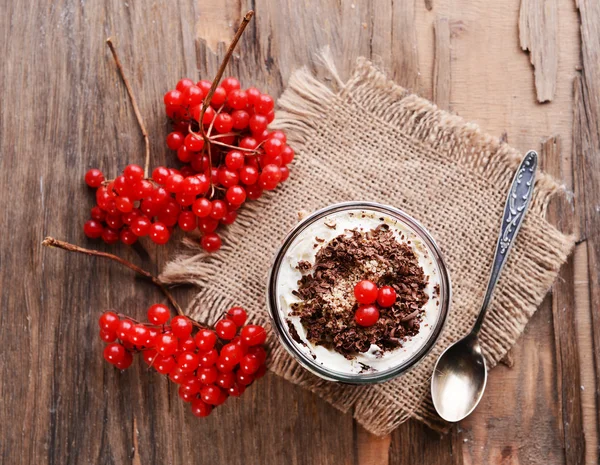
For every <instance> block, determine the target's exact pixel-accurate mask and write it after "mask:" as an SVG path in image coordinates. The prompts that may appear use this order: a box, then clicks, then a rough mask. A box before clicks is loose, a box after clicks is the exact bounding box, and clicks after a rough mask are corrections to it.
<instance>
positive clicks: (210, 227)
mask: <svg viewBox="0 0 600 465" xmlns="http://www.w3.org/2000/svg"><path fill="white" fill-rule="evenodd" d="M217 226H219V220H215V219H213V218H199V219H198V229H199V230H200V231H201V232H202V233H203V234H210V233H212V232H214V231H215V229H217Z"/></svg>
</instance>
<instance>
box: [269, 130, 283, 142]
mask: <svg viewBox="0 0 600 465" xmlns="http://www.w3.org/2000/svg"><path fill="white" fill-rule="evenodd" d="M269 138H271V139H279V140H280V141H281V142H283V143H284V144H285V143H286V142H287V137H286V135H285V132H283V131H273V132H272V133H271V134H269Z"/></svg>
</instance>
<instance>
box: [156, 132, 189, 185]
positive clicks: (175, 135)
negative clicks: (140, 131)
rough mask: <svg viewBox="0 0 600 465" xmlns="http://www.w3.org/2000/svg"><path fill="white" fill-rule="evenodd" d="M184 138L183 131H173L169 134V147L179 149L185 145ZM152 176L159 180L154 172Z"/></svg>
mask: <svg viewBox="0 0 600 465" xmlns="http://www.w3.org/2000/svg"><path fill="white" fill-rule="evenodd" d="M183 140H184V137H183V134H182V133H180V132H171V133H169V135H168V136H167V147H169V148H170V149H171V150H177V149H178V148H179V147H181V146H182V145H183ZM157 169H158V168H157ZM154 171H156V170H154ZM152 178H154V180H155V181H156V182H159V181H158V180H157V179H156V178H155V177H154V173H153V174H152Z"/></svg>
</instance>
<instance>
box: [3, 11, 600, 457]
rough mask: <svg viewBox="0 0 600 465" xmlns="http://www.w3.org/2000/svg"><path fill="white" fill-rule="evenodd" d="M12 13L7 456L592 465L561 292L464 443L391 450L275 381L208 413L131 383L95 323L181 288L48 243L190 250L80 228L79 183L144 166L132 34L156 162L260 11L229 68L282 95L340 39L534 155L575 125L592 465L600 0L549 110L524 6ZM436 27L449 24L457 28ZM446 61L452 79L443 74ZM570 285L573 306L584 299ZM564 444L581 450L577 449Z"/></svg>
mask: <svg viewBox="0 0 600 465" xmlns="http://www.w3.org/2000/svg"><path fill="white" fill-rule="evenodd" d="M540 1H541V0H538V1H534V0H530V4H531V6H535V5H534V3H535V4H537V5H538V6H539V2H540ZM5 3H6V5H5V7H4V9H3V14H2V15H0V38H1V40H2V45H3V50H4V51H5V52H4V55H3V57H2V58H3V59H2V64H1V65H0V92H1V94H2V96H3V98H2V102H1V103H0V105H1V106H2V107H1V111H0V238H1V239H2V240H1V241H0V288H1V289H2V290H3V292H2V293H1V294H0V301H1V308H2V312H1V313H0V323H1V324H0V341H1V342H2V347H3V351H2V355H3V356H2V357H0V376H1V379H0V393H1V394H2V397H3V399H6V400H5V401H4V402H2V403H1V404H0V418H1V419H2V421H0V462H1V463H6V464H11V465H12V464H30V463H36V464H38V463H39V464H41V463H48V464H60V465H63V464H78V465H79V464H87V463H94V464H112V463H114V464H125V463H134V464H148V463H172V464H180V463H186V464H187V463H230V464H232V465H235V464H242V463H244V464H247V463H260V464H261V465H269V464H278V465H279V464H282V463H286V464H288V463H289V464H331V463H336V464H359V463H360V464H363V463H365V464H369V465H371V464H372V465H376V464H385V463H386V462H388V459H389V463H390V464H402V463H410V464H412V463H415V462H419V463H427V464H447V463H465V464H475V463H549V464H557V463H558V464H560V463H564V462H565V460H567V459H569V457H579V455H577V454H573V455H570V454H572V451H578V450H580V449H579V448H578V447H579V445H580V442H576V443H571V442H569V441H571V439H570V437H571V433H572V431H573V430H570V431H569V430H568V429H567V428H565V429H564V432H563V430H561V424H563V414H564V412H561V410H560V409H559V406H563V405H564V402H565V401H567V402H568V400H569V399H568V398H566V397H560V396H559V395H558V392H559V386H558V380H559V379H561V380H563V381H564V377H565V373H566V372H565V371H564V370H563V372H562V374H561V373H560V372H559V371H558V366H557V360H556V354H557V353H558V354H560V353H561V351H560V348H559V347H558V345H556V347H555V336H554V332H553V330H552V326H551V324H552V320H553V319H552V306H551V303H550V300H547V302H546V303H545V304H544V305H543V306H542V307H541V308H540V310H539V311H538V313H537V314H536V315H535V316H534V317H533V319H532V321H531V323H530V324H529V325H528V327H527V330H526V332H525V334H524V336H523V338H522V339H521V341H520V342H519V343H518V344H517V346H516V347H515V349H514V351H513V352H512V353H513V359H514V368H513V369H508V368H507V367H503V366H501V367H498V368H497V369H495V370H493V371H492V372H491V374H490V381H489V386H488V391H487V392H486V396H485V397H484V401H483V403H482V405H481V406H480V407H479V408H478V410H477V411H476V412H475V414H474V415H473V416H472V417H471V418H470V419H468V420H467V421H466V422H464V423H463V424H461V425H460V427H455V428H454V429H453V430H452V431H451V433H449V434H448V435H445V436H440V435H438V434H436V433H433V432H431V431H430V430H428V429H427V428H426V427H424V426H423V425H421V424H419V423H417V422H414V421H409V422H407V423H405V424H403V425H402V426H401V427H400V428H399V429H398V430H397V431H395V432H394V433H393V435H392V436H391V438H388V439H383V440H380V439H376V438H373V437H371V436H369V435H367V434H365V433H364V431H362V430H361V429H360V428H359V427H358V426H357V425H356V424H355V423H354V422H353V420H352V417H351V415H350V414H349V413H348V414H341V413H339V412H338V411H336V410H334V409H333V408H332V407H330V406H329V405H328V404H327V403H326V402H323V401H321V400H320V399H318V398H316V397H315V396H313V395H312V394H309V393H307V392H306V391H304V390H303V389H300V388H298V387H295V386H292V385H290V384H289V383H286V382H284V381H282V380H280V379H278V378H276V377H274V376H270V375H269V376H267V377H266V378H265V379H263V380H261V382H260V383H258V384H257V385H256V386H253V387H252V388H251V389H249V391H248V393H247V394H246V395H245V396H244V397H243V398H242V399H240V400H238V401H235V402H231V403H228V404H227V405H226V406H225V407H223V408H222V409H219V411H218V412H215V415H214V416H211V417H210V418H209V419H207V420H206V421H198V420H197V419H196V418H193V417H192V416H191V415H190V412H189V409H188V408H187V406H185V405H184V404H183V403H182V402H180V401H179V399H178V398H177V393H176V389H175V388H174V387H173V386H170V385H169V384H168V383H167V382H166V381H165V380H164V379H163V378H161V377H159V376H157V375H156V374H153V373H148V372H147V371H146V370H145V369H144V368H143V366H142V365H138V364H137V363H136V364H135V366H134V367H133V368H132V369H130V370H128V371H127V372H125V373H122V374H121V373H117V372H115V371H114V370H113V369H111V368H110V367H108V366H107V365H106V364H105V363H104V362H103V361H102V357H101V354H100V351H101V343H100V341H99V340H98V338H97V327H96V319H97V316H98V314H99V313H100V312H101V311H103V310H105V309H107V308H117V309H119V310H121V311H124V312H127V313H130V314H132V315H138V316H141V315H143V313H144V312H145V309H146V307H147V306H148V305H149V304H151V303H154V302H159V301H162V299H163V297H162V296H161V295H160V294H159V293H158V291H157V290H156V289H154V288H153V287H152V285H150V284H147V283H145V282H142V281H137V280H135V279H134V277H133V275H132V273H130V272H129V271H127V270H123V269H122V268H120V267H119V266H118V265H116V264H112V263H105V262H102V261H98V260H96V261H93V260H89V259H88V258H86V257H81V256H74V255H66V254H64V253H62V252H60V251H50V250H42V248H41V246H40V241H41V239H42V238H43V237H44V236H46V235H50V234H51V235H53V236H56V237H59V238H61V239H65V240H69V241H70V242H75V243H78V244H81V245H83V246H88V247H97V248H99V249H101V250H110V251H112V252H116V253H118V254H120V255H122V256H124V257H127V258H128V259H130V260H131V261H133V262H135V263H138V264H140V265H142V266H144V267H145V268H146V269H148V270H149V271H152V272H154V273H156V272H157V271H159V269H160V267H161V265H162V264H163V263H164V262H165V260H166V259H167V258H168V257H169V255H170V254H172V253H173V252H174V250H175V249H176V247H177V245H176V244H175V243H171V244H170V245H169V246H168V247H165V248H156V247H154V246H152V245H150V244H147V243H145V244H144V245H145V246H146V247H147V250H145V249H144V247H137V248H133V249H130V248H126V247H121V246H116V247H106V246H103V245H101V244H97V243H94V242H92V241H88V240H87V239H85V237H84V235H83V232H82V229H81V225H82V222H83V220H84V218H85V216H86V214H87V213H86V210H87V208H89V207H91V206H92V205H93V194H92V193H91V192H89V191H88V190H87V189H86V188H85V186H84V185H83V182H82V181H81V180H82V179H83V174H84V173H85V171H86V170H87V169H88V168H90V167H100V168H101V169H103V170H104V171H105V172H106V173H107V174H108V175H110V176H112V175H114V174H115V173H117V172H118V171H120V170H121V169H123V167H124V166H125V165H126V164H127V163H129V162H135V161H137V162H140V163H143V153H144V144H143V139H142V137H141V136H140V135H139V131H138V129H137V126H136V125H135V117H134V114H133V111H132V110H131V106H130V105H129V102H128V100H127V94H126V92H125V89H124V88H123V86H122V83H121V82H120V78H119V75H118V73H117V71H116V69H115V67H114V64H113V62H112V58H111V57H110V53H109V52H108V50H107V49H106V46H105V45H104V40H105V39H106V37H108V36H109V35H110V36H113V37H114V38H115V41H116V44H117V48H118V50H119V53H120V56H121V59H122V61H123V63H124V66H125V68H126V71H127V73H128V76H129V78H130V80H131V84H132V87H133V90H134V92H135V93H136V95H137V97H138V100H139V105H140V111H141V113H142V115H143V116H144V119H145V121H146V125H147V127H148V131H149V133H150V142H151V148H152V164H153V165H154V166H156V165H158V164H164V163H166V162H167V161H169V162H170V160H171V159H172V154H170V153H167V151H166V150H165V146H164V137H165V135H166V133H167V131H168V124H167V121H166V119H165V117H164V112H163V109H162V102H161V95H162V94H163V93H164V92H165V91H166V90H167V89H168V88H170V87H172V86H173V85H174V84H175V83H176V82H177V80H178V79H179V78H181V77H182V76H189V77H191V78H198V77H203V78H209V79H210V78H211V77H212V75H213V73H214V72H215V71H216V68H217V65H218V62H219V60H220V58H221V57H222V55H223V53H224V51H225V45H224V44H223V41H226V40H228V38H229V37H230V36H231V34H232V32H233V29H234V27H235V23H236V22H237V19H238V18H239V17H240V15H241V12H242V11H245V10H247V9H249V8H254V9H255V10H256V18H255V20H254V21H253V23H252V24H251V25H250V26H249V28H248V30H247V31H246V34H245V36H244V39H243V40H242V42H241V43H240V46H239V48H238V50H237V52H236V56H234V58H233V60H232V63H231V64H230V66H229V73H230V74H232V75H237V76H240V78H241V80H242V81H243V83H245V84H249V83H252V84H256V85H257V86H258V87H260V88H261V89H264V90H265V91H268V92H270V93H272V94H273V95H274V96H277V95H279V93H280V92H281V91H282V89H283V88H284V86H285V84H286V82H287V79H288V77H289V75H290V74H291V73H292V72H293V70H294V69H295V68H297V67H299V66H304V65H308V66H309V67H311V68H312V69H313V70H314V71H316V72H318V73H322V70H320V68H319V67H318V65H316V64H315V62H314V60H313V58H314V56H315V53H316V52H317V51H318V50H319V49H320V48H321V47H323V46H326V45H328V46H330V47H331V49H332V51H333V54H334V56H335V60H336V65H337V66H338V69H339V72H340V75H341V76H342V78H344V79H345V78H347V77H348V75H349V73H350V72H351V69H352V66H353V63H354V62H355V59H356V57H358V56H361V55H362V56H366V57H369V58H370V59H372V60H373V61H375V62H376V63H378V64H379V65H380V66H382V67H383V68H384V69H385V70H386V71H387V72H388V74H389V75H390V76H391V77H393V78H394V79H396V80H397V81H398V82H399V83H400V84H403V85H405V86H407V87H410V88H411V89H415V90H417V91H418V92H419V93H421V94H422V95H424V96H425V97H428V98H433V96H434V95H435V98H436V100H438V103H440V105H443V106H446V105H448V107H449V108H451V109H452V110H453V111H456V112H458V113H460V114H461V115H462V116H464V117H466V118H468V119H470V120H474V121H476V122H477V123H479V124H480V125H481V126H482V128H483V129H484V130H485V131H487V132H491V133H492V134H498V135H499V134H501V133H503V132H505V131H506V132H507V133H508V135H509V137H510V140H511V144H513V145H515V146H516V147H518V148H520V149H522V150H527V149H529V148H531V147H536V146H537V144H538V142H539V137H540V135H543V134H560V136H561V139H562V140H563V141H568V140H571V137H572V134H573V118H574V116H573V115H575V120H576V124H575V126H574V127H575V134H574V137H573V140H574V142H576V144H575V147H574V149H573V151H572V150H571V146H570V144H567V143H565V144H563V147H562V150H561V156H560V159H561V165H562V171H563V173H564V174H565V176H564V180H565V183H566V184H567V186H571V185H573V179H572V176H571V172H572V171H574V172H575V173H576V179H575V181H576V182H575V192H576V205H577V206H578V209H577V211H576V222H577V226H578V229H580V230H581V231H582V234H581V237H582V240H585V242H583V243H582V245H581V246H580V247H579V248H578V251H584V252H585V253H583V252H579V254H578V255H576V256H575V259H574V260H575V263H576V264H577V260H580V262H581V261H583V262H585V265H586V266H585V269H586V273H583V274H577V275H576V276H578V278H577V279H578V280H581V281H578V282H583V281H585V283H586V288H587V290H588V291H589V292H588V295H589V299H590V303H589V305H587V306H586V303H585V302H586V298H587V297H585V296H584V295H583V291H581V292H579V291H576V294H575V300H576V303H577V308H578V313H577V328H578V329H580V328H581V327H582V325H583V326H584V327H587V326H585V320H583V319H580V318H579V317H580V316H581V315H583V316H587V317H588V319H589V321H590V322H591V327H588V329H589V331H590V333H589V334H588V338H587V342H585V340H584V342H585V343H584V342H582V343H581V344H579V350H580V352H579V353H580V354H582V352H581V351H582V350H584V349H585V348H588V350H590V351H591V350H593V351H594V352H593V353H594V358H592V357H589V353H590V352H587V356H588V357H587V359H586V360H583V358H584V357H583V356H581V357H580V358H582V362H581V370H585V371H583V372H581V374H580V379H581V380H582V383H583V384H584V385H585V387H586V390H585V391H582V393H581V398H582V402H583V406H584V410H583V419H584V424H583V429H584V432H585V440H586V443H588V444H587V447H586V460H587V461H588V463H594V462H593V460H594V455H593V453H594V452H597V431H598V413H597V409H596V410H594V408H595V407H596V406H597V405H598V401H597V396H598V391H597V389H598V386H599V383H598V379H599V378H598V376H599V374H598V360H599V348H600V324H599V322H598V318H599V317H598V312H597V309H598V308H600V307H599V298H600V297H599V296H600V291H599V289H600V288H599V286H598V279H599V278H598V276H599V273H598V266H599V265H598V264H599V262H600V257H598V253H599V252H598V250H599V249H600V238H599V237H598V231H599V230H600V228H599V227H598V226H599V225H598V215H597V212H595V210H594V208H595V206H596V205H599V204H600V200H599V197H598V192H599V189H598V183H599V179H600V177H599V176H598V174H597V173H598V172H599V171H600V170H598V156H597V154H598V153H600V151H599V149H598V147H599V146H598V137H597V134H598V121H599V119H598V114H599V111H598V108H599V106H598V100H599V99H600V92H599V89H598V86H599V85H600V84H599V83H600V79H598V76H599V73H598V67H599V66H600V60H598V53H600V44H599V42H598V41H599V35H598V27H600V26H599V24H600V21H598V18H600V11H599V8H600V7H599V6H598V3H597V2H596V1H595V0H579V8H580V13H581V21H582V29H581V47H582V48H581V49H580V35H579V22H578V16H577V11H576V10H575V5H574V3H572V2H558V4H557V17H558V18H559V21H558V29H557V32H556V36H557V37H559V38H560V43H559V45H560V46H559V47H558V51H557V56H558V65H557V69H556V79H555V82H556V89H555V92H554V98H553V100H552V102H551V103H550V104H549V105H538V104H537V99H536V79H537V74H538V70H540V69H543V68H544V67H543V66H542V67H541V68H540V67H536V69H535V74H536V76H535V78H534V76H533V73H532V72H531V64H530V61H529V59H530V58H531V57H528V56H527V55H526V54H524V53H523V52H522V51H520V50H519V48H518V46H517V44H518V43H519V40H518V37H517V34H518V33H517V26H518V23H519V11H520V1H519V0H506V1H504V2H488V1H485V0H452V1H451V0H436V1H435V2H432V1H429V0H426V1H424V2H422V1H421V0H408V1H403V2H399V1H393V0H355V1H348V2H339V1H338V0H323V1H319V2H315V1H312V2H297V1H292V0H284V1H279V0H252V1H251V0H227V1H225V2H220V3H219V4H218V6H215V5H216V4H214V2H208V1H206V0H182V1H180V2H167V1H166V0H157V1H155V2H151V3H147V2H144V3H142V2H118V1H116V0H94V1H91V2H78V1H75V0H58V1H56V2H52V3H47V4H40V3H39V2H37V3H36V2H5ZM438 18H447V19H448V22H447V25H448V29H447V30H446V29H444V28H445V25H442V24H438ZM434 25H435V27H436V34H434ZM448 31H449V35H450V38H449V40H447V33H448ZM499 37H501V38H503V39H506V40H498V38H499ZM434 50H435V54H436V56H435V57H434ZM450 52H451V53H450ZM580 53H581V55H582V57H583V71H582V77H581V79H580V80H578V81H577V86H576V90H577V95H576V101H577V106H576V109H577V111H576V112H575V113H573V109H574V106H573V101H574V99H573V87H572V80H573V77H574V76H575V75H576V71H575V70H576V68H577V67H578V66H580V65H581V63H580ZM446 57H447V58H448V61H447V62H445V61H444V62H443V63H442V59H444V60H445V58H446ZM436 69H437V71H434V70H436ZM445 69H449V71H448V76H450V80H449V85H448V86H447V88H444V87H443V86H442V85H441V84H442V82H441V79H440V78H441V77H442V75H443V74H445V73H446V71H445ZM436 73H437V77H436ZM542 74H543V73H542ZM541 78H543V79H549V78H548V76H541ZM434 83H435V85H434ZM450 91H451V92H450ZM434 92H435V94H434ZM577 144H579V145H577ZM572 152H573V153H574V155H575V156H574V157H572V156H571V155H572ZM582 247H584V248H582ZM578 257H579V258H578ZM588 271H590V272H589V273H588ZM576 273H580V271H578V269H577V268H576ZM587 283H589V285H587ZM565 285H566V284H565ZM560 289H561V288H560V287H558V288H556V289H555V295H557V293H558V294H561V293H562V290H560ZM576 289H577V288H576ZM569 292H570V290H568V289H566V293H567V294H566V296H565V298H569V299H570V297H569ZM177 297H178V298H179V299H180V300H181V301H182V303H185V302H186V299H187V298H189V292H188V290H186V289H181V290H178V292H177ZM561 298H562V297H561ZM592 310H595V311H592ZM584 312H585V313H584ZM556 320H558V319H556ZM568 328H570V327H568ZM569 331H570V329H569ZM571 336H572V335H571V334H569V335H568V337H569V338H570V337H571ZM580 339H581V338H580V336H579V335H578V336H577V342H580ZM557 344H558V343H557ZM567 359H569V360H572V357H571V356H570V355H569V357H567ZM589 359H592V360H594V363H591V364H590V363H589ZM593 367H595V369H596V371H595V372H593V371H591V370H592V368H593ZM590 380H593V381H595V382H591V381H590ZM563 381H561V382H563ZM588 383H589V384H588ZM588 386H590V388H589V389H588ZM594 390H596V391H595V393H594ZM563 391H564V382H563ZM590 394H591V399H590ZM594 394H595V396H594ZM562 408H563V410H564V407H562ZM590 418H592V419H593V426H594V428H592V427H591V426H590V424H589V423H590V421H591V420H590ZM594 432H595V433H596V436H595V438H596V439H595V440H596V442H595V443H594V445H593V446H592V447H590V444H589V442H588V441H590V437H592V438H593V437H594V436H593V433H594ZM388 440H389V443H388V442H387V441H388ZM565 440H566V441H568V443H567V444H566V446H569V447H570V446H572V448H571V449H569V448H567V449H566V450H567V452H568V453H567V454H565V449H564V448H563V441H565ZM387 450H389V457H388V456H387V454H386V451H387ZM595 458H596V462H597V454H596V455H595ZM569 460H572V459H569Z"/></svg>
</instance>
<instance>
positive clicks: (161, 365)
mask: <svg viewBox="0 0 600 465" xmlns="http://www.w3.org/2000/svg"><path fill="white" fill-rule="evenodd" d="M175 365H176V362H175V359H174V358H173V357H172V356H170V355H168V356H165V355H161V354H160V353H159V354H158V355H157V356H156V358H155V359H154V363H153V364H152V366H153V367H154V369H155V370H156V371H158V372H159V373H160V374H161V375H166V374H168V373H170V372H171V371H173V369H174V368H175Z"/></svg>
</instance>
